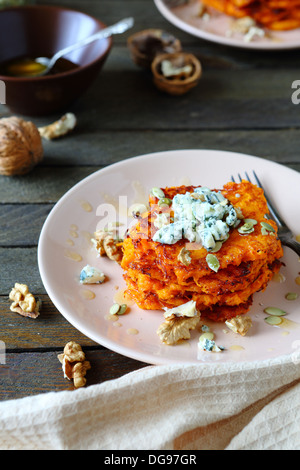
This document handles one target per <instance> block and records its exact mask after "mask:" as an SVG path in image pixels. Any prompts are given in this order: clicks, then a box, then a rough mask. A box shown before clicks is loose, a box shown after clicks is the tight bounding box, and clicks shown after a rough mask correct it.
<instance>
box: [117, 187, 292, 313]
mask: <svg viewBox="0 0 300 470" xmlns="http://www.w3.org/2000/svg"><path fill="white" fill-rule="evenodd" d="M196 188H199V187H195V186H179V187H171V188H164V189H162V191H163V193H164V195H165V198H167V199H170V200H171V201H172V200H173V198H174V196H175V195H177V194H186V193H193V192H194V191H195V189H196ZM200 188H201V187H200ZM213 191H214V192H218V193H219V192H220V193H221V194H222V195H223V196H224V198H226V199H227V200H228V202H229V204H230V205H232V206H233V207H234V209H235V211H236V213H238V214H239V218H240V219H241V220H240V223H239V224H236V225H235V226H232V227H231V228H230V232H229V236H228V238H227V239H226V240H225V241H223V242H222V243H221V247H220V248H219V250H218V251H214V252H213V254H214V256H215V257H216V258H217V261H218V265H219V267H218V270H217V272H215V271H214V270H212V269H211V267H210V266H209V264H208V262H207V255H208V250H207V249H206V248H204V247H203V245H202V244H201V243H199V242H193V243H192V242H189V241H188V240H187V239H185V238H182V239H180V240H178V241H176V243H173V244H166V243H160V242H158V241H153V237H154V235H155V233H156V232H157V230H158V227H157V224H155V221H156V220H157V216H158V215H159V214H164V215H165V218H169V220H172V217H173V215H174V213H173V211H172V205H170V206H168V205H166V204H158V203H159V199H158V198H157V197H155V196H154V195H150V199H149V203H150V210H149V212H146V213H144V214H142V215H141V216H140V217H139V219H138V220H137V223H136V225H135V226H133V227H131V229H130V230H129V232H128V234H127V237H126V238H125V240H124V243H123V258H122V262H121V266H122V268H123V270H124V278H125V281H126V284H127V295H128V296H129V297H131V298H132V299H133V300H134V301H135V302H136V304H137V305H138V306H139V307H140V308H142V309H146V310H147V309H148V310H157V309H158V310H162V309H165V308H174V307H177V306H179V305H182V304H183V303H185V302H188V301H190V300H194V301H196V304H197V309H198V310H200V312H201V318H208V319H211V320H213V321H222V322H224V321H225V320H228V319H230V318H233V317H235V316H237V315H241V314H244V313H246V312H247V311H248V310H249V308H250V306H251V304H252V297H253V294H254V293H256V292H259V291H263V290H264V289H265V288H266V287H267V285H268V283H269V281H270V280H271V278H272V277H273V275H274V273H276V272H278V271H279V269H280V266H281V262H280V258H281V257H282V255H283V251H282V247H281V243H280V241H279V240H278V238H277V226H276V224H275V222H273V221H272V220H266V215H267V214H268V213H269V211H268V207H267V203H266V200H265V197H264V194H263V191H262V189H260V188H258V187H257V186H256V185H253V184H251V183H249V182H248V181H242V182H241V183H232V182H230V183H227V184H226V185H225V186H224V187H223V189H222V190H213ZM171 201H170V202H171ZM243 219H251V220H252V221H253V222H254V224H253V228H252V231H251V232H250V233H244V234H243V233H240V231H239V227H240V226H241V225H243V223H244V221H245V220H244V221H243ZM167 220H168V219H167ZM261 223H263V224H266V223H267V224H268V227H269V228H270V230H265V229H263V226H262V225H261ZM183 249H184V251H182V250H183ZM182 253H185V254H186V253H188V257H186V258H182ZM184 260H185V261H186V260H188V261H187V262H183V261H184Z"/></svg>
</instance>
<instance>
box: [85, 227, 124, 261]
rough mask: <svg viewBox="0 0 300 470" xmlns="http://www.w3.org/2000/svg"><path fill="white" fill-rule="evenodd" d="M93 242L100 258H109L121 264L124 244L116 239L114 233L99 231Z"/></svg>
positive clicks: (95, 234)
mask: <svg viewBox="0 0 300 470" xmlns="http://www.w3.org/2000/svg"><path fill="white" fill-rule="evenodd" d="M92 241H93V243H94V245H95V248H96V250H97V252H98V253H99V255H100V256H107V257H108V258H109V259H111V260H113V261H116V262H117V263H119V264H120V263H121V261H122V257H123V252H122V246H121V245H122V243H120V241H119V240H117V239H116V238H114V235H113V233H112V232H109V231H105V230H98V231H97V232H95V233H94V239H92Z"/></svg>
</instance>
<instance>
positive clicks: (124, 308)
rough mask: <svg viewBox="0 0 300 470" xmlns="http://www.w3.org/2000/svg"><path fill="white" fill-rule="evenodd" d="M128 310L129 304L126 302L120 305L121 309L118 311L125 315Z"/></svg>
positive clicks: (119, 313)
mask: <svg viewBox="0 0 300 470" xmlns="http://www.w3.org/2000/svg"><path fill="white" fill-rule="evenodd" d="M126 310H127V305H126V304H122V305H121V306H120V310H119V311H118V315H124V313H125V312H126Z"/></svg>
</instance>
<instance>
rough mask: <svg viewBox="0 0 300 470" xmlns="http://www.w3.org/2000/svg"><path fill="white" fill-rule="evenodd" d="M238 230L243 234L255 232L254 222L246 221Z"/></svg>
mask: <svg viewBox="0 0 300 470" xmlns="http://www.w3.org/2000/svg"><path fill="white" fill-rule="evenodd" d="M238 232H239V233H240V234H241V235H245V234H248V233H252V232H254V228H253V224H252V223H250V222H246V223H245V224H244V225H242V226H241V227H239V228H238Z"/></svg>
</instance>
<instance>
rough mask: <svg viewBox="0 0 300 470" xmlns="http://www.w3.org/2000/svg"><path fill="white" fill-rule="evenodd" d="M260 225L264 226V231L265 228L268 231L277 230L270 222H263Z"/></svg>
mask: <svg viewBox="0 0 300 470" xmlns="http://www.w3.org/2000/svg"><path fill="white" fill-rule="evenodd" d="M260 225H261V226H262V232H263V229H265V230H266V231H267V232H275V229H274V227H272V225H270V224H267V222H261V223H260Z"/></svg>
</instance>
